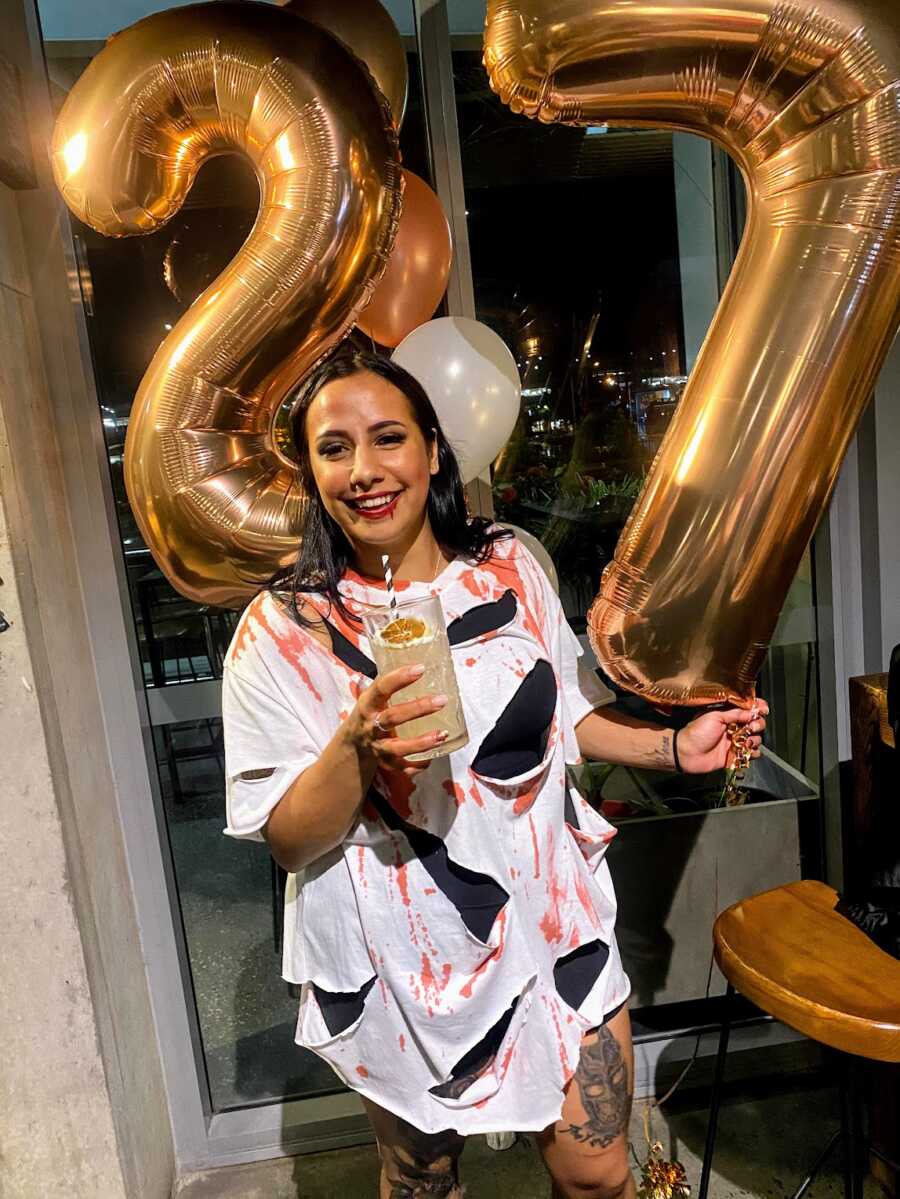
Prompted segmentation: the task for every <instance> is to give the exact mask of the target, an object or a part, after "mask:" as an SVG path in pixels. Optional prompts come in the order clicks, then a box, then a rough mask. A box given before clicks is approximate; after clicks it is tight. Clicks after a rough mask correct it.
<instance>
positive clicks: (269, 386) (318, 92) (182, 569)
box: [52, 3, 401, 605]
mask: <svg viewBox="0 0 900 1199" xmlns="http://www.w3.org/2000/svg"><path fill="white" fill-rule="evenodd" d="M52 150H53V169H54V175H55V178H56V182H57V185H58V186H59V188H60V190H61V192H62V194H63V196H64V198H65V201H66V203H67V204H68V206H69V208H70V209H71V210H72V211H73V212H74V213H75V215H76V216H78V217H79V218H80V219H81V220H83V221H85V222H86V223H87V224H89V225H91V226H92V227H93V228H94V229H96V230H98V231H99V232H100V233H104V234H107V235H109V236H112V237H122V236H126V235H128V234H136V233H137V234H140V233H151V232H153V231H154V230H155V229H158V228H159V227H160V226H161V225H162V224H164V223H165V222H166V221H167V220H168V219H169V218H170V217H172V216H173V215H174V214H175V213H176V212H177V211H178V209H179V207H180V206H181V204H182V202H183V201H184V198H185V196H186V195H187V193H188V191H189V190H190V187H191V184H192V183H193V180H194V176H195V175H196V173H197V170H198V168H199V167H200V166H201V165H202V163H203V162H204V161H205V160H206V159H207V158H209V157H211V156H213V155H216V154H223V153H230V152H239V153H242V154H246V155H247V157H248V158H249V159H250V161H251V162H252V163H253V166H254V168H255V170H256V173H257V176H258V178H259V184H260V209H259V215H258V216H257V220H256V223H255V225H254V227H253V230H252V232H251V233H250V236H249V238H248V239H247V241H246V242H245V244H244V245H243V247H242V248H241V250H240V251H239V252H238V254H237V255H236V256H235V258H234V259H233V261H232V262H231V263H230V264H229V265H228V267H227V268H226V269H225V270H224V271H223V272H222V274H221V275H220V276H219V277H218V278H217V279H216V280H215V281H214V282H213V283H212V284H211V286H210V287H208V288H207V290H206V291H205V292H204V293H203V294H202V295H201V296H200V297H199V298H198V299H197V300H196V302H195V303H194V304H193V305H192V306H191V308H190V309H189V310H188V312H187V313H186V314H185V315H184V316H183V317H182V319H181V320H180V321H179V322H178V324H177V325H176V326H175V328H174V329H173V330H172V332H171V333H170V334H169V336H168V337H167V338H166V339H165V341H164V342H163V343H162V345H161V346H160V347H159V349H158V350H157V352H156V355H155V356H154V358H153V361H152V362H151V363H150V366H149V368H148V370H147V373H146V375H145V376H144V378H143V380H142V382H141V385H140V388H139V390H138V393H137V396H136V398H135V401H134V406H133V409H132V416H131V421H130V423H129V429H128V437H127V441H126V446H125V480H126V485H127V488H128V495H129V499H130V500H131V504H132V507H133V508H134V510H135V515H136V516H137V520H138V523H139V525H140V528H141V532H142V534H143V536H144V539H145V541H146V542H147V545H148V546H149V547H150V549H151V550H152V552H153V555H154V557H155V558H156V561H157V562H158V563H159V565H160V567H161V568H162V569H163V571H164V572H165V573H166V575H167V577H168V578H169V580H170V581H171V582H172V583H173V584H174V585H175V586H176V587H177V588H178V589H179V590H180V591H181V592H182V593H184V594H185V595H187V596H190V597H191V598H193V599H197V600H203V601H206V602H209V603H215V604H226V605H231V604H235V605H236V604H242V603H244V602H245V601H246V600H247V599H248V598H249V597H250V596H251V595H252V594H253V592H254V591H255V590H256V589H257V587H258V586H259V585H260V584H261V583H262V582H263V581H264V580H265V579H266V578H267V577H268V576H269V575H270V574H271V573H272V572H273V571H274V570H275V569H276V567H278V566H280V565H286V564H287V563H288V562H289V561H290V560H291V559H292V558H293V556H294V555H295V554H296V551H297V543H298V540H299V537H300V529H301V520H302V511H303V495H302V493H301V492H300V490H299V487H298V483H297V476H296V471H295V469H294V468H293V467H292V465H291V464H290V462H288V461H286V460H284V459H283V458H282V457H281V455H280V454H279V452H278V449H277V447H276V446H275V444H274V441H273V435H272V423H273V418H274V415H275V413H276V411H277V409H278V406H279V404H280V403H281V401H282V400H283V398H284V397H285V395H286V394H287V393H288V392H289V391H290V389H291V388H292V386H293V385H294V384H295V383H296V381H297V380H298V379H299V378H301V377H302V376H303V375H304V374H305V373H306V372H307V371H308V370H309V369H310V367H311V366H312V365H313V364H314V363H315V362H316V360H317V359H319V358H320V357H321V356H322V355H323V354H324V353H325V352H326V351H327V350H328V349H329V348H330V347H331V346H333V345H334V344H335V343H336V342H337V341H338V340H339V339H340V338H341V337H343V336H344V334H345V333H346V332H347V331H348V330H349V329H350V328H351V326H352V325H353V323H354V321H355V319H356V314H357V313H358V312H359V310H360V309H361V308H362V307H363V306H364V305H365V303H366V302H367V301H368V299H369V296H370V294H371V291H372V289H373V287H374V285H375V284H376V283H377V280H378V278H379V276H380V275H381V273H382V271H383V269H384V265H385V261H386V258H387V255H388V254H389V252H390V249H391V245H392V243H393V239H394V235H395V231H396V226H397V221H398V218H399V210H400V188H401V185H400V169H399V162H398V151H397V142H396V133H395V130H394V128H393V124H392V121H391V114H390V112H389V110H388V107H387V104H386V102H385V101H384V100H383V98H382V97H381V96H380V93H378V92H377V90H376V89H375V87H374V85H373V83H372V80H371V77H370V76H369V74H368V72H367V71H366V69H365V68H364V67H363V66H362V65H361V64H360V63H359V62H358V61H357V60H356V59H355V58H354V56H353V55H352V54H351V53H349V51H347V50H346V49H345V48H344V47H343V46H342V45H341V44H340V43H339V42H338V41H337V40H336V39H334V38H333V37H331V36H330V35H328V34H327V33H325V32H323V31H322V30H320V29H319V28H317V27H316V26H314V25H311V24H309V23H308V22H306V21H303V20H301V19H300V18H299V17H297V16H296V15H294V14H293V13H290V12H285V11H283V10H281V9H277V8H274V7H268V6H266V5H264V4H241V3H222V4H205V5H196V6H192V7H189V8H181V9H177V10H172V11H168V12H163V13H158V14H156V15H155V16H151V17H148V18H146V19H145V20H143V21H140V22H138V23H137V24H136V25H133V26H131V27H130V28H128V29H126V30H124V31H123V32H122V33H120V34H118V35H117V36H116V37H115V38H114V39H112V41H111V42H110V43H109V44H108V45H107V46H106V47H105V49H103V50H102V51H101V52H100V54H98V55H97V57H96V58H95V59H94V60H93V62H92V63H91V64H90V65H89V66H88V68H87V70H86V71H85V72H84V74H83V75H82V76H81V78H80V79H79V80H78V82H77V83H76V84H75V86H74V88H73V89H72V91H71V93H70V94H69V96H68V98H67V100H66V102H65V104H64V106H63V108H62V111H61V113H60V115H59V119H58V121H57V124H56V129H55V131H54V137H53V147H52Z"/></svg>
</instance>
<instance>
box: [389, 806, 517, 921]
mask: <svg viewBox="0 0 900 1199" xmlns="http://www.w3.org/2000/svg"><path fill="white" fill-rule="evenodd" d="M369 800H370V802H371V803H372V806H373V807H374V808H375V810H376V811H377V812H378V815H379V816H380V817H381V819H382V820H383V821H384V823H385V824H386V825H387V826H388V828H389V829H394V830H397V831H399V832H402V833H403V835H404V836H405V837H406V839H407V841H408V842H409V846H410V849H411V850H412V851H413V853H414V854H415V855H416V857H417V858H418V859H419V861H420V862H421V863H422V865H423V866H424V867H425V869H426V870H427V871H428V873H429V874H430V875H431V878H432V880H433V881H434V884H435V886H436V887H439V888H440V890H441V891H443V893H444V894H445V895H446V897H447V898H448V899H449V900H450V902H451V903H452V904H453V906H454V907H455V908H456V909H457V911H458V912H459V915H460V918H461V919H462V922H463V924H465V926H466V928H467V929H468V930H469V932H470V933H472V934H473V935H474V936H476V937H477V938H478V939H479V941H487V939H488V936H489V935H490V931H491V929H492V928H493V927H494V921H495V920H496V919H497V913H498V912H499V911H500V909H501V908H502V907H503V905H504V904H505V903H506V901H507V900H508V899H509V894H508V892H506V891H504V889H503V888H502V887H501V886H500V884H499V883H496V882H494V880H493V879H492V878H491V877H490V875H488V874H479V873H478V871H477V870H470V869H469V868H468V866H461V865H460V864H459V862H454V861H453V859H452V858H451V857H450V855H449V854H448V853H447V846H446V845H445V844H444V842H443V841H442V840H441V839H440V837H436V836H435V835H434V833H429V832H427V831H426V830H425V829H423V828H418V827H417V826H416V825H414V824H409V823H408V821H406V820H403V819H402V818H401V817H400V816H398V815H397V812H396V811H395V810H394V808H393V807H391V805H390V804H389V803H388V801H387V800H386V799H385V798H384V796H383V795H380V794H379V793H378V792H377V791H376V790H375V788H374V787H373V788H372V789H371V790H370V791H369Z"/></svg>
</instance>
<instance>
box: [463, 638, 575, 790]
mask: <svg viewBox="0 0 900 1199" xmlns="http://www.w3.org/2000/svg"><path fill="white" fill-rule="evenodd" d="M555 711H556V676H555V675H554V673H553V667H552V666H551V665H550V663H549V662H547V661H546V660H545V659H544V658H541V659H540V660H539V661H537V662H535V664H534V666H533V667H532V669H531V670H530V671H529V673H528V674H527V675H526V676H525V678H524V679H523V680H522V682H521V684H520V685H519V687H518V689H517V690H516V693H515V695H514V696H513V697H512V699H511V700H510V701H509V703H508V704H507V705H506V707H505V708H504V709H503V711H502V712H501V714H500V718H499V719H498V721H497V723H496V725H495V726H494V728H493V729H492V730H491V731H490V732H489V733H488V735H487V736H486V737H485V739H484V740H483V741H482V743H481V745H480V746H479V749H478V753H477V754H476V755H475V757H474V759H473V761H472V769H473V770H475V771H477V773H478V774H483V775H485V776H486V777H488V778H495V779H511V778H515V777H516V776H517V775H520V774H525V773H526V772H527V771H529V770H533V769H534V768H535V767H536V766H539V765H540V764H541V762H542V761H543V760H544V754H545V752H546V749H547V737H548V735H549V732H550V725H551V723H552V721H553V713H554V712H555Z"/></svg>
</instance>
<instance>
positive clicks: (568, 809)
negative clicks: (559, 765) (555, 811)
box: [563, 787, 581, 829]
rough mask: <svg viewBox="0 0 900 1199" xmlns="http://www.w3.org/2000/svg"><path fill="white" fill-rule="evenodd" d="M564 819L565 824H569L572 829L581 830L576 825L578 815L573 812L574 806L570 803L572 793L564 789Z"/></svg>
mask: <svg viewBox="0 0 900 1199" xmlns="http://www.w3.org/2000/svg"><path fill="white" fill-rule="evenodd" d="M563 811H564V819H565V822H566V824H570V825H571V826H572V828H578V829H580V828H581V825H580V824H579V823H578V813H577V812H576V811H575V804H574V803H573V802H572V792H571V791H570V790H569V788H568V787H566V798H565V802H564V805H563Z"/></svg>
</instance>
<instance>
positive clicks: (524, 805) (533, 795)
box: [513, 783, 538, 816]
mask: <svg viewBox="0 0 900 1199" xmlns="http://www.w3.org/2000/svg"><path fill="white" fill-rule="evenodd" d="M537 793H538V784H537V783H534V784H533V785H532V786H531V787H529V788H528V789H527V790H526V791H523V792H522V794H521V795H519V796H518V797H517V798H516V799H515V800H514V801H513V811H514V812H515V814H516V815H517V816H521V815H522V814H523V812H527V811H528V809H529V808H530V807H533V806H534V801H535V800H536V799H537Z"/></svg>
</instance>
